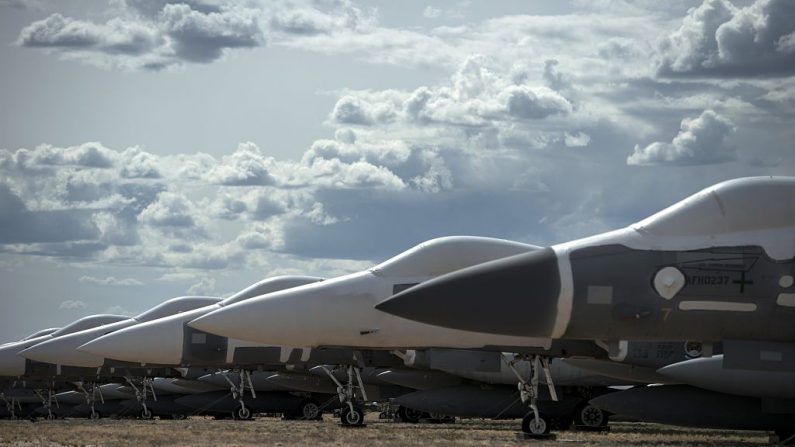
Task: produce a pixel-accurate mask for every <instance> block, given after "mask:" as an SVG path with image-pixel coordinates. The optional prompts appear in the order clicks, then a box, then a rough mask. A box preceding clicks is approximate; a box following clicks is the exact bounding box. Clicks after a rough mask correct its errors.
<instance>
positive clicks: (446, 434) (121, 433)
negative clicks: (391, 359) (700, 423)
mask: <svg viewBox="0 0 795 447" xmlns="http://www.w3.org/2000/svg"><path fill="white" fill-rule="evenodd" d="M370 416H372V415H370ZM518 424H519V421H489V420H476V419H471V420H462V421H457V422H456V423H455V424H429V423H421V424H401V423H395V422H391V421H381V420H378V419H375V418H371V417H369V416H368V420H367V426H366V427H363V428H343V427H340V426H339V425H338V424H337V420H336V419H333V418H332V417H331V416H325V418H324V420H323V421H322V422H321V421H283V420H280V419H277V418H259V419H257V420H254V421H232V420H221V421H219V420H213V419H210V418H203V417H192V418H190V419H188V420H183V421H160V420H155V421H140V420H107V419H104V420H100V421H89V420H82V419H67V420H59V421H38V422H35V423H34V422H30V421H8V420H3V421H0V446H210V445H212V446H216V445H223V446H253V445H274V446H285V447H286V446H299V445H300V446H305V445H309V446H323V445H328V446H338V445H339V446H368V447H370V446H386V445H399V446H405V445H431V446H499V445H510V446H517V445H532V446H553V445H557V446H561V445H577V446H622V447H624V446H677V447H681V446H757V445H765V444H767V443H768V440H769V438H768V435H767V434H766V433H762V432H739V431H723V430H700V429H688V428H678V427H670V426H665V425H655V424H641V423H628V422H617V423H613V424H611V425H612V429H611V431H610V432H609V433H592V432H583V431H567V432H559V433H558V434H557V439H555V440H544V441H533V440H523V439H518V438H517V432H518Z"/></svg>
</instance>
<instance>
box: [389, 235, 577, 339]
mask: <svg viewBox="0 0 795 447" xmlns="http://www.w3.org/2000/svg"><path fill="white" fill-rule="evenodd" d="M560 289H561V280H560V273H559V271H558V260H557V256H556V254H555V252H554V251H553V250H552V249H550V248H547V249H544V250H538V251H534V252H530V253H524V254H520V255H516V256H511V257H508V258H503V259H498V260H495V261H491V262H487V263H484V264H479V265H476V266H472V267H468V268H465V269H462V270H458V271H455V272H452V273H449V274H446V275H442V276H440V277H438V278H434V279H431V280H429V281H426V282H424V283H422V284H419V285H417V286H414V287H412V288H410V289H407V290H405V291H403V292H400V293H398V294H396V295H394V296H392V297H390V298H388V299H386V300H384V301H382V302H381V303H379V304H377V305H376V306H375V307H376V309H378V310H381V311H384V312H387V313H390V314H393V315H397V316H399V317H403V318H407V319H410V320H415V321H419V322H422V323H427V324H433V325H437V326H443V327H448V328H453V329H461V330H466V331H473V332H485V333H493V334H502V335H518V336H529V337H547V336H550V335H551V334H552V332H553V329H554V326H555V322H556V318H557V312H558V297H559V295H560Z"/></svg>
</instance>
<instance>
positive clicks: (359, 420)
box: [340, 407, 364, 426]
mask: <svg viewBox="0 0 795 447" xmlns="http://www.w3.org/2000/svg"><path fill="white" fill-rule="evenodd" d="M340 421H341V422H342V425H347V426H358V425H363V424H364V412H363V411H362V410H361V409H360V408H358V407H353V411H351V409H350V408H345V409H343V410H342V413H340Z"/></svg>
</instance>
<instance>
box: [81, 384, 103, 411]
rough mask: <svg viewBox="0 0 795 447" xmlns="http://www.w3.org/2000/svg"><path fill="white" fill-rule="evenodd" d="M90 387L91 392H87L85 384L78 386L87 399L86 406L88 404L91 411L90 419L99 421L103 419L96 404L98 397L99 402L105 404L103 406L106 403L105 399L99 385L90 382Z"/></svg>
mask: <svg viewBox="0 0 795 447" xmlns="http://www.w3.org/2000/svg"><path fill="white" fill-rule="evenodd" d="M88 387H89V388H90V389H91V391H89V390H87V389H86V387H85V384H83V383H80V384H79V385H78V388H79V389H80V391H82V392H83V395H84V396H85V397H86V404H88V407H89V408H90V410H91V411H90V412H89V413H88V418H89V419H99V418H100V417H101V415H100V414H99V412H98V411H97V410H96V409H95V408H94V404H95V403H96V401H97V396H99V401H100V402H101V403H103V404H104V403H105V398H104V397H103V396H102V390H101V389H100V388H99V385H97V384H96V383H94V382H90V383H88Z"/></svg>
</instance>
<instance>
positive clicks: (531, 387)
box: [502, 355, 558, 438]
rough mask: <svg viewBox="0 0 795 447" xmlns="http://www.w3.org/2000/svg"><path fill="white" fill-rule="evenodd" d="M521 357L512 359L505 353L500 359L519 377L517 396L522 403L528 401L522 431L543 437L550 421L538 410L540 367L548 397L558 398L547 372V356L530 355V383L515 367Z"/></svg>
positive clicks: (550, 375)
mask: <svg viewBox="0 0 795 447" xmlns="http://www.w3.org/2000/svg"><path fill="white" fill-rule="evenodd" d="M521 359H522V358H521V357H519V356H517V357H514V359H513V360H508V359H507V358H506V357H505V355H503V356H502V360H503V361H504V362H505V364H506V365H508V367H509V368H510V369H511V371H513V373H514V375H515V376H516V378H517V379H519V383H518V385H517V387H518V388H519V397H520V398H521V399H522V402H523V403H527V402H529V403H530V410H531V411H530V412H529V413H527V415H525V417H524V418H523V419H522V431H523V432H524V433H525V434H526V435H528V436H531V437H537V438H545V437H548V436H549V432H550V430H551V428H552V421H551V419H550V418H549V417H547V416H545V415H544V414H542V413H541V412H539V411H538V384H539V375H540V372H541V370H542V369H543V371H544V376H545V378H546V382H547V386H548V387H549V395H550V397H551V398H552V400H554V401H557V400H558V394H557V392H556V391H555V385H554V383H553V382H552V374H551V373H550V372H549V358H548V357H542V356H540V355H534V356H532V358H531V359H530V364H531V366H532V370H533V373H532V377H531V378H530V383H528V382H527V380H525V378H524V377H522V375H521V374H520V373H519V371H518V370H517V369H516V362H517V361H518V360H521Z"/></svg>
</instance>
